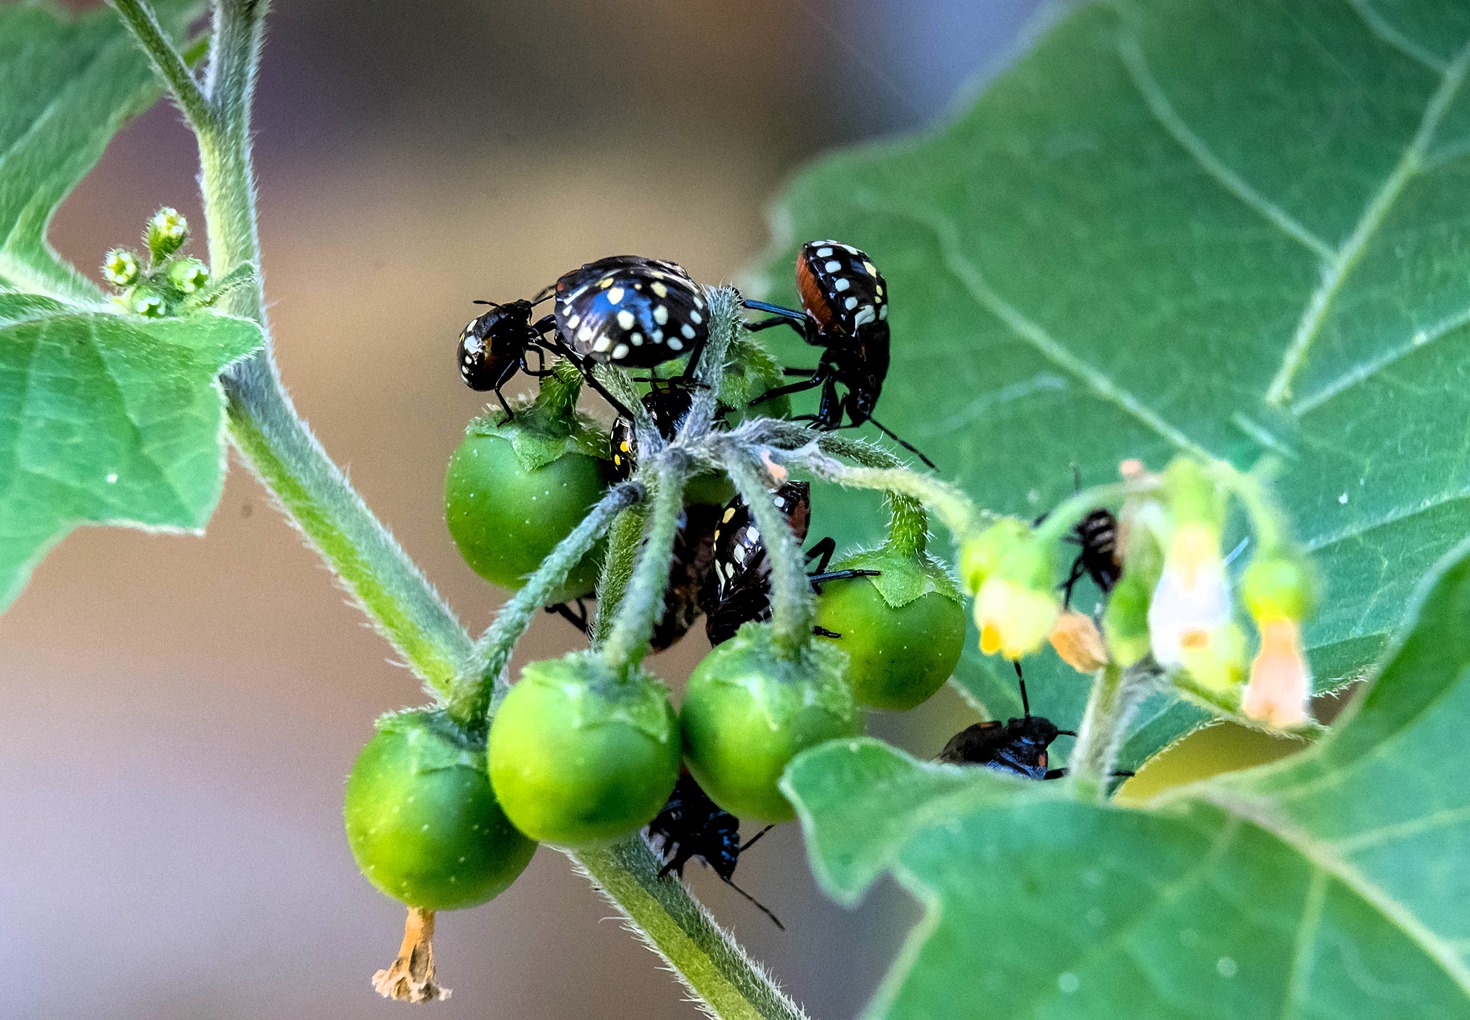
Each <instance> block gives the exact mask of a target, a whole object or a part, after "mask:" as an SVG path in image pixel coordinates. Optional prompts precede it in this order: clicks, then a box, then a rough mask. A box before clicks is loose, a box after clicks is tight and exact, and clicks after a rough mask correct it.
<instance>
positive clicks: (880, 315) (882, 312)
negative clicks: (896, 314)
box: [878, 305, 888, 319]
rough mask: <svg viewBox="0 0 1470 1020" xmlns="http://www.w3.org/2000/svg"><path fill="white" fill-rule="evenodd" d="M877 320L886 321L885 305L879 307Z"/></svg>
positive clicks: (886, 308) (886, 307)
mask: <svg viewBox="0 0 1470 1020" xmlns="http://www.w3.org/2000/svg"><path fill="white" fill-rule="evenodd" d="M878 318H880V319H886V318H888V306H887V305H884V306H883V307H881V308H879V309H878Z"/></svg>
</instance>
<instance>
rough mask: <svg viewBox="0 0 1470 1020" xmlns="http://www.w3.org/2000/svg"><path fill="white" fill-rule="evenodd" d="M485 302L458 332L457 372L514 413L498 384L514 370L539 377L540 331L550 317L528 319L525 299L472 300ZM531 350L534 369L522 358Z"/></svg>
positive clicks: (542, 366)
mask: <svg viewBox="0 0 1470 1020" xmlns="http://www.w3.org/2000/svg"><path fill="white" fill-rule="evenodd" d="M475 304H477V305H489V306H490V310H489V311H488V312H486V313H485V314H484V315H481V316H478V317H477V318H474V319H471V320H470V322H469V325H467V326H465V328H464V331H463V332H462V333H460V335H459V352H458V354H459V374H460V378H462V379H464V381H465V385H466V386H468V387H469V388H470V389H472V390H482V391H483V390H494V391H495V396H496V397H497V398H498V399H499V400H500V406H501V407H503V408H505V413H506V415H507V416H508V417H514V415H513V414H512V413H511V410H510V405H509V404H507V403H506V402H505V394H504V393H502V392H501V387H502V386H504V385H505V384H506V383H508V382H510V380H511V379H512V378H513V377H514V376H515V374H516V372H518V371H520V372H525V373H526V374H527V375H532V376H536V377H538V378H539V377H540V376H543V375H545V374H546V355H545V353H544V352H543V351H542V340H541V334H542V333H543V332H545V331H546V330H547V329H549V328H550V320H549V319H544V320H542V321H541V322H539V323H536V324H533V323H532V322H531V311H532V308H533V307H534V306H533V305H532V304H531V302H529V301H511V302H508V303H507V304H497V303H496V302H494V301H476V302H475ZM528 351H535V352H536V357H537V360H538V365H537V368H536V371H534V372H533V371H532V370H531V366H530V364H529V363H527V361H526V353H527V352H528Z"/></svg>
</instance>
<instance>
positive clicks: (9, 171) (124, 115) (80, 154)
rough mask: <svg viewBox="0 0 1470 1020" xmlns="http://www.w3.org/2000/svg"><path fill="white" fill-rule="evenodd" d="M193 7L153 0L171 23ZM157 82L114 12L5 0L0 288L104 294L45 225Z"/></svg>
mask: <svg viewBox="0 0 1470 1020" xmlns="http://www.w3.org/2000/svg"><path fill="white" fill-rule="evenodd" d="M197 6H198V5H197V4H193V3H181V2H179V0H164V2H161V3H157V4H155V8H156V9H157V12H158V15H159V17H160V19H161V20H162V23H163V25H164V26H165V28H168V29H171V30H174V31H175V32H177V31H179V30H181V29H182V28H183V27H184V25H185V24H186V23H187V20H188V16H189V14H190V12H191V11H192V10H195V9H197ZM161 91H162V90H161V86H160V85H159V84H158V82H157V80H156V79H155V78H154V75H153V71H152V69H151V68H150V67H149V66H148V61H147V59H146V58H145V57H144V56H143V54H142V53H141V52H140V51H139V50H138V48H137V46H136V44H135V43H134V42H133V38H132V36H131V35H129V34H128V31H127V29H126V28H124V27H123V24H122V22H121V21H120V20H119V19H118V17H117V15H116V14H114V13H113V12H112V11H110V10H98V11H92V12H90V13H88V14H85V15H81V16H72V15H69V14H67V13H65V12H64V11H61V10H60V9H57V8H53V7H51V6H50V5H43V4H7V5H5V6H3V7H0V290H14V291H29V292H32V293H38V294H45V295H48V296H51V297H57V298H65V299H69V300H72V301H75V302H78V303H80V304H84V305H86V304H91V305H96V304H97V303H98V301H99V300H100V294H99V292H98V290H97V287H96V286H95V285H94V284H93V283H92V282H91V281H90V280H89V279H87V278H86V277H85V276H83V275H82V274H81V273H79V272H77V270H76V268H75V267H73V266H71V265H68V264H67V263H66V262H64V261H63V260H62V259H61V258H60V257H59V256H58V255H57V254H56V252H55V251H53V250H52V249H51V246H50V245H49V244H48V243H47V242H46V227H47V225H48V224H49V223H50V222H51V217H52V215H53V214H54V213H55V212H56V207H57V206H59V205H60V204H61V202H62V200H63V199H64V198H65V197H66V196H67V195H68V194H69V193H70V192H71V190H72V189H73V188H74V187H76V185H77V182H78V181H80V180H81V179H82V177H84V176H85V175H86V173H87V171H89V170H91V169H92V167H93V166H95V165H96V163H97V160H98V159H99V158H101V156H102V150H103V149H105V148H106V147H107V143H108V141H110V140H111V138H112V136H113V135H114V134H116V133H117V131H118V129H120V128H121V127H122V126H123V124H124V123H126V122H127V120H128V119H129V118H130V117H132V116H133V115H135V114H137V113H141V112H142V111H143V110H146V109H147V108H148V107H150V106H152V105H153V103H154V102H155V101H157V99H158V97H159V95H160V93H161ZM103 247H105V244H101V243H99V247H98V251H97V260H98V262H101V260H102V249H103Z"/></svg>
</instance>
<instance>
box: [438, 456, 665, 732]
mask: <svg viewBox="0 0 1470 1020" xmlns="http://www.w3.org/2000/svg"><path fill="white" fill-rule="evenodd" d="M642 498H643V488H642V486H640V485H637V484H634V483H624V484H622V485H617V486H614V487H613V488H612V489H611V490H610V491H609V492H608V493H607V495H605V496H603V497H602V499H601V500H599V501H598V502H597V504H596V505H595V506H593V508H592V509H591V510H590V511H588V513H587V516H586V517H584V518H583V519H582V523H580V524H578V525H577V526H576V527H575V528H573V529H572V531H571V533H570V534H569V535H567V537H566V538H563V539H562V540H561V541H560V542H558V543H557V544H556V548H555V549H553V550H551V554H550V555H549V556H547V557H546V559H545V560H543V561H542V562H541V566H539V567H537V568H536V572H535V573H534V574H532V575H531V577H530V579H529V580H527V581H526V583H525V586H524V587H522V588H521V590H520V591H518V592H516V593H515V595H514V596H513V597H512V598H511V600H510V601H509V602H507V603H506V604H505V605H504V606H502V607H501V609H500V612H498V613H497V614H495V621H494V622H493V623H491V624H490V627H489V629H488V630H486V631H485V633H484V634H483V635H481V637H480V639H479V640H478V641H476V642H475V647H474V650H473V651H472V652H471V653H470V657H469V661H468V662H467V663H466V665H465V669H464V672H463V673H462V674H461V675H460V677H459V679H458V680H457V681H456V682H455V685H454V690H453V691H452V692H451V693H450V695H449V699H448V701H447V703H446V707H447V709H448V711H449V715H450V717H451V718H452V719H454V720H455V721H456V722H458V723H459V724H460V725H461V726H466V727H469V728H472V729H473V728H477V727H480V726H483V725H484V724H485V721H486V720H485V716H486V713H487V712H488V710H489V708H490V703H491V698H492V697H495V698H498V697H500V696H501V695H503V694H504V689H505V687H506V683H505V678H504V672H505V666H506V664H507V663H508V662H510V653H511V649H512V648H513V647H514V646H515V643H516V642H517V641H519V640H520V639H521V635H523V634H525V632H526V629H527V628H528V627H530V626H531V621H532V620H533V619H534V618H535V616H536V611H537V610H538V609H540V608H541V607H542V606H543V605H545V604H546V602H547V599H548V597H549V596H550V594H551V592H552V591H554V590H555V589H556V588H557V587H558V586H559V585H560V584H561V583H562V582H563V581H565V580H566V578H567V575H568V574H570V573H571V572H572V568H574V567H575V566H576V565H577V564H578V563H580V562H581V560H582V557H583V556H585V555H587V550H588V549H591V548H592V546H593V544H594V543H595V542H596V541H597V540H598V539H599V538H600V537H602V533H603V532H604V531H606V530H607V527H608V525H609V524H611V523H612V519H613V518H614V517H616V516H617V515H618V514H619V513H621V512H622V511H624V510H626V509H628V508H629V507H631V506H633V505H635V504H636V503H638V502H639V501H640V500H641V499H642Z"/></svg>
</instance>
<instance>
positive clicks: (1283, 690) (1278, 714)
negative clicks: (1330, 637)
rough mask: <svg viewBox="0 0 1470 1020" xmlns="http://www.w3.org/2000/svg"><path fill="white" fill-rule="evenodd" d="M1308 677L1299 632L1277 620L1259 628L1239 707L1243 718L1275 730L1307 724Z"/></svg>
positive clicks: (1310, 695)
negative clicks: (1259, 638) (1258, 645)
mask: <svg viewBox="0 0 1470 1020" xmlns="http://www.w3.org/2000/svg"><path fill="white" fill-rule="evenodd" d="M1311 698H1312V674H1311V672H1310V671H1309V670H1308V668H1307V659H1306V655H1305V654H1304V653H1303V651H1302V641H1301V630H1300V628H1298V626H1297V624H1296V622H1295V621H1293V620H1288V619H1285V618H1277V619H1274V620H1272V621H1270V622H1269V623H1267V624H1265V626H1263V627H1262V628H1261V650H1260V651H1259V652H1258V653H1257V654H1256V658H1255V661H1254V662H1252V663H1251V676H1250V682H1249V683H1248V684H1246V688H1245V697H1244V699H1243V700H1242V703H1241V708H1242V709H1243V710H1244V711H1245V714H1246V716H1248V717H1249V718H1251V719H1254V720H1256V721H1257V722H1263V723H1265V724H1266V725H1267V726H1272V727H1274V728H1276V729H1278V730H1289V729H1295V728H1297V727H1300V726H1305V725H1306V724H1307V723H1308V722H1310V721H1311V715H1310V713H1309V712H1308V705H1309V704H1310V702H1311Z"/></svg>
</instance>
